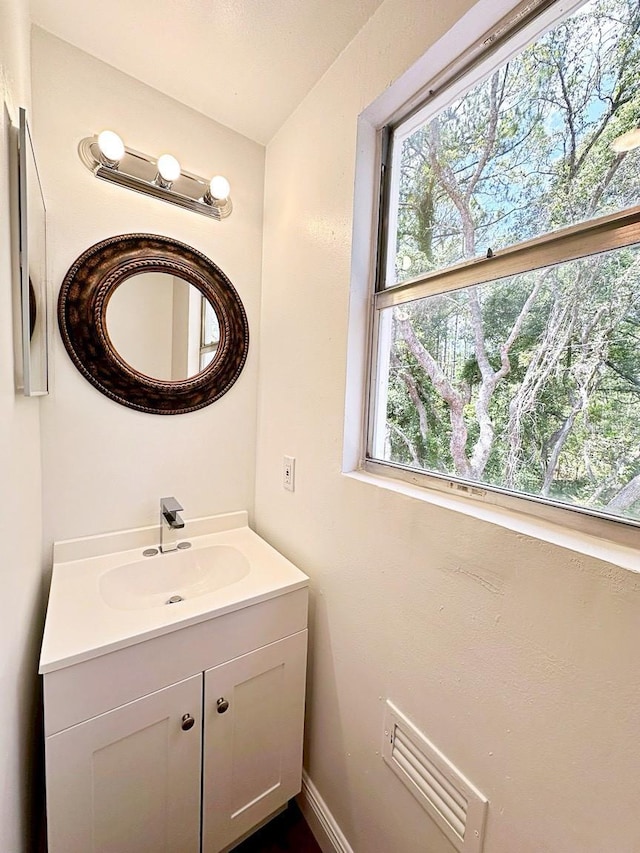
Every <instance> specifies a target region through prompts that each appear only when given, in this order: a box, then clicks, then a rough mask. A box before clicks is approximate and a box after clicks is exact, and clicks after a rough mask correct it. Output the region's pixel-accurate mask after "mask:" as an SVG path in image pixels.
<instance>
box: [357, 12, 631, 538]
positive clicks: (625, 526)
mask: <svg viewBox="0 0 640 853" xmlns="http://www.w3.org/2000/svg"><path fill="white" fill-rule="evenodd" d="M584 2H585V0H569V2H562V0H555V2H545V0H542V2H541V3H538V4H535V3H528V2H527V3H523V4H520V5H519V6H516V7H515V8H514V9H512V10H511V11H510V12H507V14H506V15H505V16H504V17H503V18H501V19H500V20H499V21H497V22H496V23H495V24H494V26H493V27H492V28H491V29H490V30H489V31H487V32H486V33H485V34H484V35H483V36H481V38H479V39H476V40H475V41H471V40H470V39H469V38H468V25H469V23H470V21H469V19H471V24H472V25H473V23H474V19H475V22H478V21H482V20H484V21H486V20H490V19H491V15H488V16H487V14H486V13H487V11H488V9H489V8H490V6H489V5H488V4H487V3H486V2H482V0H481V2H480V3H478V4H477V6H476V7H474V9H473V10H471V12H470V13H469V14H468V15H467V16H465V19H463V20H462V21H461V22H460V24H459V25H458V26H457V27H454V29H453V30H452V31H451V32H450V33H449V34H448V35H447V36H445V37H444V38H443V39H442V40H441V41H440V42H438V43H437V44H436V45H435V46H434V47H433V48H431V49H430V50H429V51H428V52H427V54H426V55H425V57H423V59H422V60H421V61H419V62H418V63H417V64H416V66H414V67H413V68H412V69H410V70H409V71H408V72H407V73H406V74H405V75H404V77H403V78H402V79H401V80H399V81H397V82H396V84H394V86H392V87H391V90H390V91H388V92H386V93H385V94H384V95H383V96H381V98H379V99H378V100H377V101H376V102H375V103H374V104H373V105H372V106H371V107H370V108H369V109H368V110H366V111H365V112H364V113H363V114H362V116H361V117H360V121H359V132H358V161H357V164H356V186H355V208H356V213H355V215H354V229H353V238H354V255H353V260H352V295H351V319H350V332H351V334H350V351H349V366H348V375H347V409H346V427H345V450H344V460H343V462H344V464H343V470H344V471H345V472H349V471H352V472H353V471H356V470H360V471H364V472H367V473H369V474H372V475H376V476H379V477H381V478H387V479H389V478H391V479H392V480H394V481H401V482H404V483H406V484H408V485H410V486H419V487H420V488H421V489H425V490H427V491H432V490H433V491H435V492H438V493H440V494H442V493H444V494H448V495H455V496H456V497H463V498H464V499H466V500H471V501H480V502H482V503H484V504H488V505H490V506H495V507H499V508H503V509H506V510H507V511H508V512H514V511H515V512H516V513H525V514H528V515H533V516H536V517H538V518H541V519H543V520H544V521H550V522H552V523H554V524H558V525H561V526H563V527H567V528H570V529H574V530H578V531H581V532H583V533H588V534H591V535H594V536H597V537H602V538H603V539H605V540H611V541H614V542H615V543H617V544H622V545H623V546H632V547H637V545H638V541H639V537H638V528H640V522H636V521H634V520H632V519H625V518H620V517H618V516H613V515H609V516H608V515H606V514H605V513H602V512H598V511H595V510H590V509H588V508H583V507H577V506H576V507H574V506H570V505H568V504H564V503H559V502H553V501H550V500H548V499H546V498H545V499H542V498H537V497H535V496H529V495H525V494H515V493H514V492H511V491H507V490H503V489H500V488H497V487H494V486H489V485H486V484H483V483H478V482H475V481H465V480H464V479H462V478H460V477H457V476H454V475H439V474H436V473H434V472H428V471H420V470H417V469H414V468H410V467H408V466H404V465H400V464H397V463H393V462H388V461H381V460H380V459H377V458H375V457H376V456H377V455H379V454H377V453H376V452H375V448H374V446H373V435H374V430H373V425H374V418H375V417H376V415H377V416H378V417H379V413H380V410H381V409H384V408H385V400H384V399H383V397H382V395H377V394H376V393H375V389H377V388H378V387H379V383H378V381H377V375H376V374H377V371H378V370H379V369H380V368H381V367H382V369H383V370H384V365H382V366H381V365H379V364H378V357H377V354H378V352H379V349H380V348H379V339H380V335H381V334H384V328H381V326H382V327H383V326H384V325H385V323H380V317H381V316H383V315H382V310H383V309H384V308H388V307H391V306H393V305H399V304H402V303H405V302H408V301H413V300H415V299H419V298H422V297H424V296H427V295H431V294H435V293H441V292H445V291H447V290H453V289H456V288H460V287H464V286H467V285H470V284H481V283H483V282H487V281H492V280H494V279H497V278H501V277H504V276H506V275H512V274H515V273H517V272H523V271H525V270H530V269H535V268H539V267H543V266H545V265H548V264H550V263H560V262H563V261H568V260H572V259H575V258H578V257H583V256H585V253H584V249H583V248H582V249H580V245H579V244H582V246H583V245H584V240H585V238H587V239H589V241H590V251H589V254H595V253H597V252H598V251H605V250H607V249H613V248H619V247H622V246H628V245H631V244H634V243H640V206H639V207H636V208H633V209H631V210H628V211H625V212H623V213H622V214H614V215H612V216H606V217H601V218H599V219H596V220H591V221H587V222H585V223H580V224H578V225H573V226H570V227H568V228H564V229H562V230H561V231H557V232H554V233H552V234H545V235H543V236H542V237H539V238H535V239H533V240H529V241H527V242H525V243H521V244H517V245H514V246H511V247H508V248H507V249H504V250H502V251H499V252H496V253H495V255H494V257H492V258H490V259H485V258H480V259H474V260H470V261H464V262H462V263H459V264H456V265H455V266H453V267H449V268H446V269H445V270H439V271H435V272H431V273H428V274H426V275H423V276H419V277H417V278H416V279H412V280H409V281H404V282H401V283H400V284H397V285H394V286H391V287H387V288H384V280H385V275H384V273H385V272H386V270H385V269H384V266H385V263H386V260H385V256H384V251H383V246H384V241H385V240H386V232H385V229H388V228H389V223H382V222H381V219H382V216H381V213H382V211H383V210H384V205H383V198H384V197H385V195H386V197H387V198H388V197H389V196H388V194H389V193H390V187H389V186H388V181H386V180H385V175H386V173H387V163H386V158H387V155H388V151H389V138H390V133H391V132H392V129H393V128H394V127H397V126H398V125H399V124H401V123H406V124H405V127H404V129H403V135H404V136H406V135H409V134H410V133H411V132H412V131H413V130H414V129H415V128H416V127H417V126H419V125H421V124H423V123H425V122H426V121H428V120H429V118H430V117H432V116H434V115H435V114H436V113H438V112H440V111H441V110H442V109H443V108H444V107H445V106H446V105H447V104H448V103H450V102H452V101H454V100H456V99H457V98H458V97H460V96H461V94H462V93H463V92H464V91H466V90H468V89H469V88H470V81H471V80H473V83H478V82H480V81H481V80H482V79H483V78H485V77H487V76H489V75H490V74H491V73H492V72H493V71H494V70H495V69H496V68H498V67H499V66H501V65H502V64H503V63H504V62H506V61H507V60H508V59H509V58H510V57H511V56H513V55H514V54H516V53H519V52H520V51H521V50H522V49H523V48H524V47H525V46H526V45H527V44H528V43H529V42H530V41H531V40H532V39H534V38H536V37H538V36H540V35H542V34H543V33H544V32H545V31H547V30H549V29H551V28H552V27H553V26H554V25H555V24H556V23H557V22H559V21H560V20H561V19H563V18H565V17H566V16H567V15H569V14H570V13H571V12H572V11H574V10H575V9H577V8H578V7H580V6H582V5H583V3H584ZM534 5H535V6H536V9H535V12H534V14H533V15H531V14H530V12H531V8H532V7H533V6H534ZM495 10H496V6H494V7H493V9H492V11H495ZM502 11H504V7H503V9H502ZM460 29H462V30H466V36H467V38H466V39H463V40H462V46H463V47H464V45H465V43H466V45H467V48H466V50H464V49H463V51H462V52H461V53H458V51H459V47H458V48H457V49H456V41H458V45H460V41H459V40H458V39H459V34H460V33H459V31H460ZM456 30H457V31H456ZM476 32H477V30H476ZM456 54H457V57H456V58H455V59H453V61H451V56H452V55H456ZM430 60H431V61H432V62H433V64H434V65H435V66H436V67H438V66H439V67H440V68H441V70H440V71H439V72H438V73H437V74H431V75H429V72H428V68H429V61H430ZM447 60H449V61H447ZM432 67H433V66H432ZM425 72H426V73H425ZM420 77H422V81H426V83H423V84H422V85H421V84H420V83H419V82H418V80H419V78H420ZM471 85H472V84H471ZM408 87H411V88H412V89H413V94H409V97H408V98H407V97H406V94H407V88H408ZM403 90H404V93H405V98H404V102H400V103H399V102H398V94H399V93H401V92H402V91H403ZM399 148H400V146H399V145H398V146H396V152H398V150H399ZM396 156H397V153H396ZM392 172H393V170H392ZM395 172H396V173H397V170H395ZM367 182H368V187H369V190H367V188H366V183H367ZM371 188H373V192H371ZM358 208H360V209H359V210H358ZM367 220H368V221H367ZM367 230H368V235H367ZM364 247H368V252H367V251H366V250H365V248H364ZM365 265H366V270H367V271H366V273H365ZM365 277H366V280H365ZM365 296H366V298H364V297H365ZM387 313H389V312H387ZM365 330H366V331H365ZM359 370H360V371H362V372H360V373H359V376H360V379H358V372H359ZM363 376H364V377H366V380H365V381H364V382H363V379H362V377H363ZM358 382H359V383H360V386H359V387H360V393H358V392H357V391H356V390H355V388H356V385H357V383H358ZM363 412H364V417H363ZM356 418H357V419H358V422H359V424H360V427H359V429H358V428H356Z"/></svg>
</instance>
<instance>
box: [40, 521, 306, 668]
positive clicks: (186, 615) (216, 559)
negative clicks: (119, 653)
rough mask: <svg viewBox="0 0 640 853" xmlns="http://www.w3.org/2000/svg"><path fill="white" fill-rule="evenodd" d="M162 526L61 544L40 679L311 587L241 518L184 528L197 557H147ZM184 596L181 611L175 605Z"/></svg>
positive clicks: (56, 556)
mask: <svg viewBox="0 0 640 853" xmlns="http://www.w3.org/2000/svg"><path fill="white" fill-rule="evenodd" d="M158 533H159V531H158V527H157V526H155V525H154V526H150V527H142V528H136V529H133V530H121V531H116V532H114V533H104V534H99V535H97V536H88V537H85V538H82V539H70V540H67V541H66V542H56V543H55V545H54V566H53V576H52V580H51V591H50V593H49V606H48V609H47V619H46V623H45V629H44V639H43V643H42V652H41V656H40V672H41V673H45V672H53V671H54V670H56V669H62V668H63V667H67V666H70V665H71V664H75V663H82V662H83V661H87V660H90V659H91V658H94V657H97V656H99V655H103V654H107V653H108V652H111V651H115V650H117V649H123V648H126V647H127V646H130V645H133V644H134V643H138V642H141V641H142V640H146V639H151V638H152V637H159V636H161V635H162V634H166V633H168V632H170V631H174V630H176V629H178V628H182V627H187V626H188V625H195V624H197V623H198V622H202V621H204V620H206V619H213V618H217V617H218V616H223V615H224V614H226V613H231V612H232V611H234V610H239V609H241V608H244V607H249V606H250V605H253V604H257V603H259V602H261V601H266V600H268V599H270V598H274V597H275V596H279V595H282V594H284V593H288V592H294V591H296V590H299V589H302V588H303V587H306V586H307V585H308V583H309V578H308V577H307V576H306V575H305V574H303V573H302V572H301V571H300V570H299V569H298V568H296V566H294V565H293V564H292V563H290V562H289V561H288V560H287V559H286V558H285V557H283V556H282V554H279V553H278V552H277V551H276V550H275V549H273V548H272V547H271V546H270V545H269V544H268V543H267V542H265V541H264V539H261V538H260V536H258V535H257V534H256V533H254V531H253V530H251V529H250V528H249V526H248V524H247V513H246V512H244V511H239V512H233V513H226V514H223V515H217V516H208V517H206V518H199V519H192V520H189V519H186V520H185V529H184V531H183V535H184V539H185V540H188V541H189V542H191V548H188V549H186V550H182V551H175V552H172V553H170V554H156V555H155V556H153V557H145V556H143V552H144V551H145V550H147V549H148V548H150V547H156V546H157V542H158ZM176 596H179V598H180V600H179V601H177V602H176V603H172V604H169V605H168V604H167V602H168V601H169V599H171V598H173V597H176Z"/></svg>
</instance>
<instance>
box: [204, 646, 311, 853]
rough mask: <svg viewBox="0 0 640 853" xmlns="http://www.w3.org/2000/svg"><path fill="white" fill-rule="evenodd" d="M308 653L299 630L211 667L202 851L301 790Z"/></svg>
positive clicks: (209, 851) (221, 844) (212, 850)
mask: <svg viewBox="0 0 640 853" xmlns="http://www.w3.org/2000/svg"><path fill="white" fill-rule="evenodd" d="M306 657H307V632H306V631H301V632H300V633H298V634H293V635H292V636H290V637H286V638H285V639H284V640H279V641H278V642H277V643H272V644H271V645H269V646H264V647H263V648H261V649H258V650H257V651H255V652H251V653H250V654H248V655H243V656H242V657H239V658H235V660H232V661H229V662H228V663H225V664H222V665H221V666H217V667H215V668H214V669H210V670H208V671H207V672H205V687H204V694H205V701H204V708H205V724H204V741H205V742H204V787H203V830H202V838H203V844H202V850H203V853H217V851H220V850H223V849H224V848H225V847H227V845H229V844H231V842H233V841H235V840H236V839H238V838H241V837H242V836H243V835H244V834H245V833H247V832H248V831H249V830H251V829H253V827H254V826H256V825H257V824H259V823H260V822H261V821H263V820H264V819H265V818H266V817H268V816H269V815H270V814H271V813H272V812H274V811H275V810H276V809H278V808H279V807H280V806H281V805H284V803H286V802H287V800H288V799H290V797H293V796H294V795H295V794H297V793H298V792H299V791H300V777H301V772H302V733H303V725H304V689H305V671H306ZM220 700H222V701H220ZM226 702H228V703H229V705H228V708H226V705H225V704H224V703H226ZM225 708H226V710H225ZM221 712H222V713H221Z"/></svg>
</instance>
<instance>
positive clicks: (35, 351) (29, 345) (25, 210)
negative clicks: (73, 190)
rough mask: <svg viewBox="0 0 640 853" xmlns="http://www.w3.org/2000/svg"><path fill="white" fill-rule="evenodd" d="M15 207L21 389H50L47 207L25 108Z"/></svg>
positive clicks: (35, 391) (29, 393)
mask: <svg viewBox="0 0 640 853" xmlns="http://www.w3.org/2000/svg"><path fill="white" fill-rule="evenodd" d="M18 210H19V245H20V296H21V307H22V321H21V322H22V328H21V333H22V369H23V381H22V384H23V390H24V394H25V396H27V397H38V396H41V395H42V394H48V393H49V379H48V354H47V341H48V312H47V239H46V238H47V227H46V209H45V203H44V196H43V193H42V186H41V184H40V177H39V175H38V167H37V164H36V157H35V152H34V149H33V142H32V140H31V134H30V132H29V125H28V124H27V115H26V112H25V110H24V109H21V110H20V121H19V127H18Z"/></svg>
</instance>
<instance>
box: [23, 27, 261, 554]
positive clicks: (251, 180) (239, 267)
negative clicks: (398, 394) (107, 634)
mask: <svg viewBox="0 0 640 853" xmlns="http://www.w3.org/2000/svg"><path fill="white" fill-rule="evenodd" d="M32 53H33V58H32V69H33V70H32V74H33V109H34V117H35V125H36V127H35V137H36V144H37V147H38V156H39V159H40V162H41V173H42V180H43V184H44V187H45V193H46V198H47V201H48V212H49V223H50V229H49V246H50V258H51V272H52V281H53V290H54V294H53V295H54V297H55V298H57V294H58V291H59V288H60V284H61V282H62V279H63V277H64V275H65V273H66V271H67V269H68V268H69V267H70V266H71V264H72V263H73V261H74V260H75V259H76V258H77V257H78V255H79V254H80V253H81V252H82V251H84V250H85V249H86V248H88V247H89V246H91V245H93V244H94V243H96V242H98V241H99V240H102V239H105V238H106V237H110V236H112V235H114V234H123V233H127V232H151V233H155V234H164V235H168V236H170V237H174V238H176V239H177V240H181V241H183V242H185V243H188V244H189V245H191V246H194V247H195V248H196V249H199V250H200V251H202V252H204V253H205V254H206V255H208V256H209V257H210V258H211V259H212V260H213V261H214V262H215V263H217V264H218V265H219V266H220V267H221V269H222V270H223V271H224V272H225V273H226V274H227V275H228V276H229V278H230V279H231V281H232V282H233V283H234V285H235V286H236V289H237V290H238V292H239V294H240V297H241V299H242V300H243V302H244V306H245V309H246V311H247V315H248V318H249V327H250V334H251V341H250V351H249V357H248V361H247V364H246V366H245V368H244V371H243V373H242V375H241V376H240V378H239V379H238V381H237V382H236V384H235V385H234V386H233V387H232V389H231V390H230V391H229V392H228V393H227V394H226V395H225V396H224V397H223V398H221V399H220V400H219V401H217V402H216V403H214V404H213V405H212V406H209V407H207V408H205V409H202V410H200V411H198V412H194V413H191V414H188V415H180V416H157V415H147V414H144V413H141V412H136V411H133V410H132V409H127V408H125V407H123V406H120V405H118V404H116V403H114V402H112V401H111V400H109V399H108V398H107V397H105V396H103V395H102V394H100V393H99V392H98V391H97V390H96V389H94V388H93V386H91V385H90V384H89V383H88V382H86V381H85V379H83V378H82V376H81V375H80V373H79V372H78V371H77V370H76V368H75V367H74V366H73V364H72V362H71V361H70V359H69V357H68V356H67V353H66V351H65V350H64V347H63V345H62V342H61V338H60V335H59V333H58V330H57V327H56V328H54V331H53V342H52V347H51V362H52V393H51V395H50V397H49V398H47V400H46V401H45V402H44V405H43V421H42V434H43V483H44V504H43V505H44V535H45V543H46V544H47V547H48V546H49V544H50V543H51V541H52V540H55V539H64V538H68V537H76V536H82V535H85V534H91V533H95V532H99V531H107V530H114V529H119V528H126V527H135V526H138V525H143V524H152V523H155V522H156V521H157V518H158V512H159V498H160V497H162V496H164V495H175V496H176V497H177V498H178V500H179V501H180V502H181V503H182V504H183V506H184V508H185V515H186V516H187V517H196V516H200V515H206V514H209V513H216V512H223V511H226V510H233V509H240V508H248V509H249V510H251V509H252V503H253V490H254V467H255V419H256V367H257V352H258V346H259V343H258V326H259V305H260V273H261V252H262V243H261V240H262V191H263V175H264V148H263V147H262V146H260V145H257V144H256V143H254V142H251V141H250V140H248V139H246V138H245V137H243V136H240V135H239V134H237V133H234V132H233V131H230V130H228V129H227V128H224V127H222V126H221V125H219V124H216V123H215V122H213V121H211V120H210V119H207V118H205V117H204V116H203V115H201V114H199V113H196V112H195V111H194V110H191V109H189V108H187V107H185V106H184V105H182V104H179V103H178V102H177V101H174V100H172V99H170V98H168V97H166V96H164V95H161V94H160V93H159V92H157V91H155V90H154V89H151V88H149V87H148V86H145V85H144V84H142V83H139V82H138V81H136V80H134V79H133V78H130V77H128V76H126V75H124V74H122V73H120V72H118V71H116V70H114V69H113V68H112V67H110V66H108V65H106V64H104V63H102V62H100V61H98V60H96V59H94V58H92V57H90V56H89V55H87V54H85V53H83V52H81V51H79V50H77V49H76V48H73V47H71V46H70V45H68V44H66V43H65V42H62V41H60V40H59V39H56V38H55V37H53V36H51V35H49V34H47V33H45V32H44V31H42V30H38V29H34V34H33V42H32ZM212 85H215V81H212ZM104 128H111V129H113V130H115V131H117V132H118V133H119V134H120V136H121V137H122V138H123V139H124V141H125V143H126V144H128V145H130V146H131V147H132V148H135V149H137V150H139V151H144V152H147V153H149V154H151V155H155V156H158V155H160V154H161V153H164V152H165V151H168V152H171V153H173V154H174V155H175V156H177V157H178V159H179V160H180V161H181V162H182V164H183V166H184V168H185V169H188V170H189V171H192V172H195V173H196V174H201V175H204V176H207V175H210V174H213V173H219V174H224V175H225V176H227V177H228V179H229V181H230V182H231V186H232V197H233V202H234V212H233V215H232V216H231V217H230V218H229V219H227V220H225V221H224V222H215V221H214V220H211V219H208V218H206V217H202V216H198V215H196V214H193V213H191V212H188V211H185V210H181V209H180V208H177V207H174V206H172V205H168V204H164V203H162V202H160V201H158V200H156V199H152V198H149V197H146V196H142V195H139V194H137V193H133V192H130V191H127V190H124V189H122V188H121V187H117V186H114V185H111V184H107V183H105V182H104V181H98V180H96V179H95V178H94V177H93V176H92V175H91V173H90V172H89V171H88V170H87V169H86V168H85V167H84V166H83V165H82V163H81V162H80V159H79V157H78V153H77V146H78V142H79V141H80V140H81V139H82V138H83V137H85V136H90V135H92V134H94V133H97V132H99V131H100V130H102V129H104Z"/></svg>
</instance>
